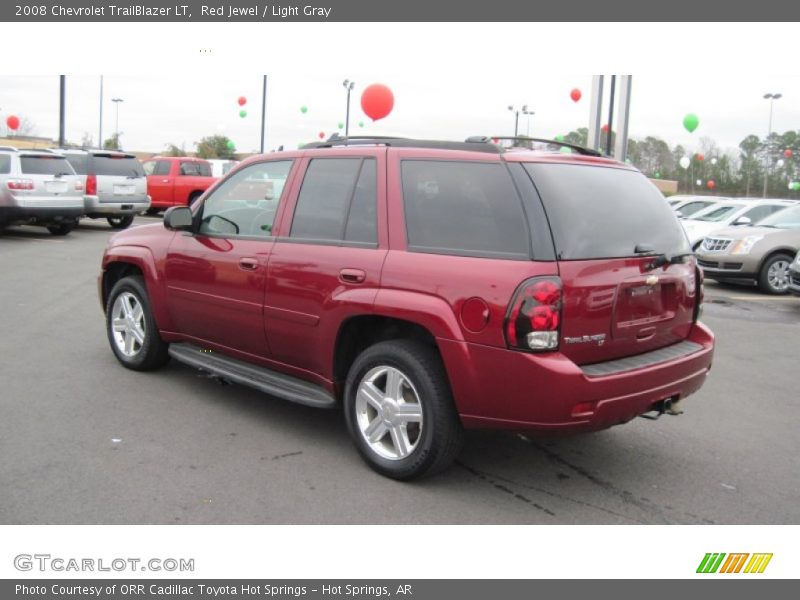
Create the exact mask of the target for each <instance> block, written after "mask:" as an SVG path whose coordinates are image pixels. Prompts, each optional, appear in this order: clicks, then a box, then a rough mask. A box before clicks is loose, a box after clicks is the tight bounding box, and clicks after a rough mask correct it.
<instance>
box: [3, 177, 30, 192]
mask: <svg viewBox="0 0 800 600" xmlns="http://www.w3.org/2000/svg"><path fill="white" fill-rule="evenodd" d="M6 186H8V189H10V190H32V189H33V179H9V180H8V181H7V182H6Z"/></svg>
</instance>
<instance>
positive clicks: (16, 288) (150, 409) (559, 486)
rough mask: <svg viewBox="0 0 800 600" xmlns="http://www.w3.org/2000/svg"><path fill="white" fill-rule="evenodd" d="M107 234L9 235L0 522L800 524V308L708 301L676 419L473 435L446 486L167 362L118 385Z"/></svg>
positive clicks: (2, 256)
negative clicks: (707, 340)
mask: <svg viewBox="0 0 800 600" xmlns="http://www.w3.org/2000/svg"><path fill="white" fill-rule="evenodd" d="M153 221H154V219H153V218H137V220H136V222H135V224H134V225H138V224H142V223H146V222H153ZM111 233H112V231H111V230H110V229H109V228H108V225H107V224H106V223H105V221H86V220H84V221H82V223H81V226H80V227H79V228H78V229H76V230H75V231H73V232H72V233H71V234H70V235H68V236H67V237H65V238H56V237H53V236H51V235H50V234H49V233H47V231H46V230H44V229H40V228H32V227H14V228H10V229H8V230H7V231H6V232H5V233H3V234H0V348H1V349H2V354H0V356H2V363H1V365H0V523H2V524H39V523H49V524H62V523H70V524H71V523H74V524H93V523H97V524H122V523H131V524H132V523H154V524H172V523H177V524H183V523H194V524H205V523H219V524H230V523H239V524H257V523H287V524H289V523H291V524H294V523H366V524H373V523H393V524H394V523H425V524H435V523H441V524H450V523H487V524H488V523H491V524H499V523H548V524H594V523H598V524H600V523H614V524H627V523H632V524H636V523H652V524H667V523H688V524H735V523H743V524H767V523H779V524H789V523H791V524H796V523H800V468H798V465H800V459H799V458H798V457H799V456H800V436H798V433H797V431H798V423H800V393H798V385H797V383H798V369H797V365H798V353H799V350H798V348H800V346H799V345H798V340H799V339H800V298H790V297H778V298H775V297H768V296H764V295H761V294H759V293H757V292H756V291H755V290H753V289H750V288H745V287H735V286H719V285H716V284H713V283H709V284H708V285H707V288H706V297H707V303H706V307H705V315H704V319H703V320H704V321H705V322H706V323H708V324H709V325H710V326H711V327H712V329H713V330H714V331H715V333H716V334H717V336H718V337H717V339H718V345H717V351H716V357H715V363H714V367H713V369H712V372H711V375H710V377H709V380H708V381H707V383H706V385H705V387H704V388H703V389H702V390H701V391H700V392H699V393H698V394H696V395H695V396H692V397H690V398H689V399H687V401H686V402H685V405H686V406H685V409H686V413H685V414H684V415H681V416H679V417H662V418H661V419H659V420H658V421H648V420H645V419H636V420H634V421H633V422H631V423H628V424H626V425H623V426H620V427H615V428H613V429H610V430H607V431H603V432H600V433H595V434H590V435H580V436H573V437H568V438H547V437H533V436H531V435H519V434H514V433H498V432H471V433H470V434H469V436H468V440H467V444H466V447H465V449H464V451H463V452H462V454H461V456H460V458H459V460H458V463H457V464H456V465H455V466H454V467H453V468H452V469H450V470H449V471H447V472H446V473H444V474H442V475H439V476H437V477H434V478H431V479H428V480H423V481H421V482H417V483H410V484H409V483H398V482H395V481H391V480H388V479H385V478H383V477H381V476H379V475H377V474H374V473H373V472H372V471H370V470H369V469H368V468H367V467H366V466H365V465H364V464H363V463H362V462H361V460H360V458H359V456H358V455H357V453H356V452H355V450H354V448H353V447H352V445H351V442H350V440H349V438H348V436H347V433H346V430H345V426H344V420H343V417H342V415H341V413H339V412H336V411H320V410H315V409H311V408H307V407H303V406H298V405H293V404H290V403H287V402H284V401H281V400H277V399H272V398H270V397H267V396H264V395H263V394H260V393H258V392H256V391H253V390H250V389H247V388H244V387H238V386H232V385H221V384H219V383H217V382H216V381H215V380H212V379H209V378H208V377H205V376H203V375H202V374H200V373H199V372H197V371H195V370H193V369H191V368H189V367H187V366H184V365H181V364H178V363H176V362H174V361H173V362H172V363H170V364H169V365H168V366H167V367H166V368H165V369H163V370H161V371H158V372H155V373H149V374H141V373H135V372H132V371H128V370H126V369H124V368H122V367H121V366H120V365H119V364H118V363H117V362H116V360H115V359H114V357H113V355H112V353H111V351H110V350H109V348H108V343H107V339H106V335H105V331H104V324H103V315H102V312H101V309H100V305H99V302H98V299H97V288H96V277H97V273H98V269H99V262H100V256H101V253H102V249H103V247H104V245H105V242H106V240H107V238H108V237H109V235H111Z"/></svg>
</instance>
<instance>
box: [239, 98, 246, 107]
mask: <svg viewBox="0 0 800 600" xmlns="http://www.w3.org/2000/svg"><path fill="white" fill-rule="evenodd" d="M237 102H238V103H239V106H244V105H245V104H247V98H245V97H244V96H239V100H237Z"/></svg>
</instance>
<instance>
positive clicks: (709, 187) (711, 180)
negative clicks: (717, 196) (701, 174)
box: [706, 179, 717, 190]
mask: <svg viewBox="0 0 800 600" xmlns="http://www.w3.org/2000/svg"><path fill="white" fill-rule="evenodd" d="M716 186H717V184H716V183H714V180H713V179H709V180H708V183H706V187H707V188H708V189H710V190H713V189H714V188H715V187H716Z"/></svg>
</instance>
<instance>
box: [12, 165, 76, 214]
mask: <svg viewBox="0 0 800 600" xmlns="http://www.w3.org/2000/svg"><path fill="white" fill-rule="evenodd" d="M19 162H20V174H21V180H22V181H26V182H28V181H29V182H31V183H32V189H30V188H29V189H22V190H19V191H15V195H17V196H19V197H21V198H25V204H26V205H28V206H33V205H36V206H40V207H47V206H53V207H58V206H74V205H75V204H76V202H75V201H76V199H82V198H83V182H82V181H81V178H80V177H78V176H77V175H76V174H75V171H74V170H73V169H72V167H71V166H70V164H69V163H68V162H67V160H66V159H65V158H64V157H63V156H61V155H59V154H50V153H41V154H39V153H35V152H31V153H28V152H26V153H23V154H20V156H19ZM25 187H27V185H26V186H25ZM78 204H79V205H81V204H82V200H81V202H78Z"/></svg>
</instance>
